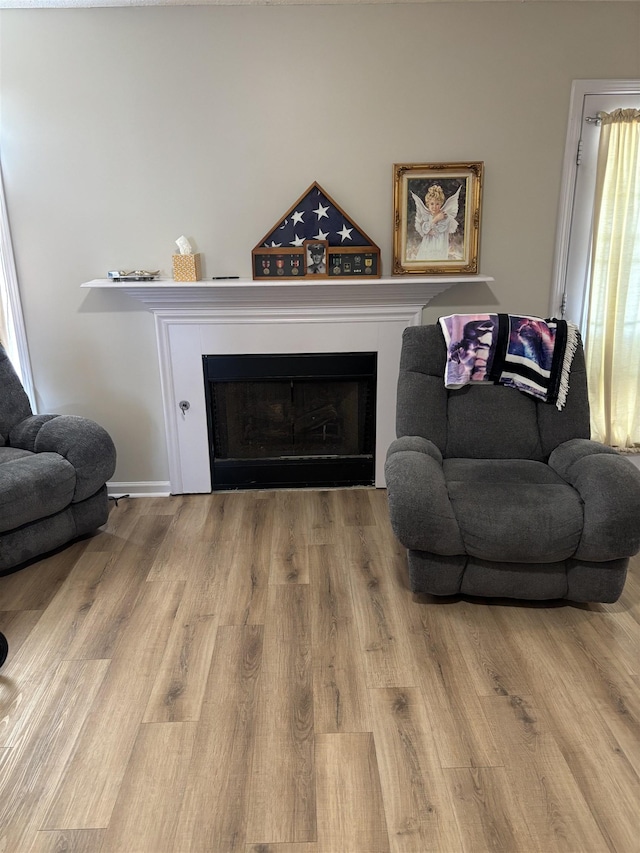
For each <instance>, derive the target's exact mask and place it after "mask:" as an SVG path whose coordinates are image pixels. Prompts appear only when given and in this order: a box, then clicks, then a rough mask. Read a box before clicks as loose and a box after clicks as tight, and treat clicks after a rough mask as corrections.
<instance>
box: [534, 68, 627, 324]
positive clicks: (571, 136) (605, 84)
mask: <svg viewBox="0 0 640 853" xmlns="http://www.w3.org/2000/svg"><path fill="white" fill-rule="evenodd" d="M639 90H640V80H629V79H626V80H574V81H573V83H572V85H571V98H570V100H569V118H568V123H567V138H566V142H565V148H564V161H563V166H562V180H561V183H560V199H559V203H558V224H557V228H556V246H555V252H554V258H553V273H552V276H551V294H550V302H549V316H550V317H560V316H561V306H562V296H563V294H564V291H565V284H566V275H567V261H568V258H569V236H570V232H571V218H572V213H573V195H574V189H575V183H576V175H577V169H578V166H577V163H576V156H577V152H578V143H579V142H580V137H581V135H582V109H583V102H584V99H585V97H586V96H587V95H616V94H619V95H626V94H634V93H635V92H638V91H639Z"/></svg>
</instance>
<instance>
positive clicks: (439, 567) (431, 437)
mask: <svg viewBox="0 0 640 853" xmlns="http://www.w3.org/2000/svg"><path fill="white" fill-rule="evenodd" d="M445 361H446V346H445V342H444V338H443V336H442V333H441V331H440V328H439V327H438V326H418V327H411V328H408V329H406V331H405V333H404V339H403V347H402V358H401V364H400V376H399V383H398V408H397V435H398V438H397V440H396V441H395V442H393V444H392V445H391V447H390V448H389V452H388V456H387V462H386V479H387V490H388V498H389V511H390V517H391V523H392V526H393V529H394V532H395V534H396V536H397V538H398V539H399V540H400V542H401V543H402V544H403V545H404V546H405V547H406V548H407V549H408V564H409V580H410V586H411V589H412V590H413V591H415V592H424V593H431V594H434V595H454V594H458V593H464V594H468V595H478V596H492V597H493V596H496V597H510V598H522V599H557V598H566V599H569V600H572V601H582V602H589V601H590V602H596V601H597V602H612V601H616V600H617V598H618V597H619V596H620V593H621V592H622V588H623V585H624V581H625V577H626V572H627V565H628V562H629V557H631V556H633V555H634V554H635V553H637V551H638V550H639V549H640V470H638V469H637V468H636V467H635V466H634V465H633V464H632V463H631V462H630V461H629V460H628V459H626V458H624V456H622V455H620V454H618V453H616V452H615V451H614V450H612V449H611V448H609V447H606V446H604V445H602V444H599V443H597V442H593V441H590V440H589V404H588V398H587V386H586V374H585V368H584V354H583V351H582V347H581V346H579V347H578V351H577V352H576V354H575V357H574V359H573V365H572V369H571V375H570V390H569V394H568V397H567V401H566V405H565V406H564V408H563V409H562V410H561V411H559V410H558V409H557V408H556V407H555V406H554V405H552V404H551V405H550V404H549V403H544V402H539V401H537V400H535V399H533V398H531V397H528V396H526V395H525V394H522V393H521V392H520V391H517V390H515V389H513V388H507V387H503V386H499V385H492V384H481V385H467V386H465V387H463V388H460V389H458V390H447V389H446V388H445V386H444V371H445Z"/></svg>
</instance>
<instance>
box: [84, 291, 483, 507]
mask: <svg viewBox="0 0 640 853" xmlns="http://www.w3.org/2000/svg"><path fill="white" fill-rule="evenodd" d="M491 281H493V278H490V277H489V276H482V275H473V276H469V275H467V276H459V275H448V276H394V277H393V278H377V279H357V280H353V279H321V280H319V281H315V280H310V279H302V280H301V281H291V280H287V281H253V280H251V279H222V280H212V281H197V282H193V283H191V282H189V283H184V284H183V283H181V282H176V281H173V279H158V280H156V281H150V282H139V281H111V280H110V279H102V278H100V279H94V280H93V281H88V282H86V283H85V284H83V285H82V287H84V288H92V289H101V290H103V291H106V290H111V291H114V292H117V293H125V294H126V295H127V296H130V297H133V298H134V299H136V300H138V301H139V302H140V303H141V304H142V305H144V307H145V308H146V309H147V310H148V311H150V312H152V313H153V315H154V318H155V326H156V339H157V345H158V359H159V364H160V379H161V384H162V398H163V409H164V417H165V429H166V438H167V457H168V462H169V478H170V488H171V493H172V494H183V493H192V492H210V491H211V489H212V487H213V488H215V484H213V483H212V481H211V473H210V466H209V437H208V430H207V411H206V400H205V390H204V381H203V373H202V357H203V355H225V354H230V355H232V354H250V353H253V354H269V353H283V354H284V353H324V352H333V353H339V352H375V353H377V368H378V369H377V385H376V389H377V395H376V450H375V484H376V486H378V487H383V486H384V485H385V479H384V462H385V457H386V452H387V448H388V447H389V444H390V443H391V442H392V441H393V439H394V438H395V408H396V406H395V402H396V385H397V379H398V367H399V363H400V350H401V345H402V332H403V330H404V329H405V328H406V327H407V326H412V325H419V324H420V322H421V319H422V309H423V308H424V307H425V306H426V305H428V303H429V302H430V301H431V300H432V299H433V297H434V296H436V295H437V294H438V293H442V292H443V291H445V290H447V289H448V288H450V287H452V286H453V285H454V284H461V283H465V284H467V283H469V284H482V283H487V282H491ZM185 402H187V403H188V404H189V405H188V407H186V411H185V410H184V404H185Z"/></svg>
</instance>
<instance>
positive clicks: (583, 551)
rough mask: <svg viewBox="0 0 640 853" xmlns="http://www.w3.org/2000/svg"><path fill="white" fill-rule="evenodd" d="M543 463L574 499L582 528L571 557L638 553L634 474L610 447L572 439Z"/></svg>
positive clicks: (639, 499) (638, 487) (639, 475)
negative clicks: (580, 509) (577, 497)
mask: <svg viewBox="0 0 640 853" xmlns="http://www.w3.org/2000/svg"><path fill="white" fill-rule="evenodd" d="M549 465H550V467H551V468H553V470H554V471H555V472H556V473H557V474H559V475H560V476H561V477H562V478H563V479H564V480H566V482H567V483H569V485H571V486H573V488H574V489H575V490H576V491H577V492H578V494H579V495H580V497H581V499H582V502H583V504H584V526H583V532H582V538H581V540H580V544H579V545H578V548H577V550H576V553H575V557H576V558H577V559H584V560H592V561H596V562H600V561H606V560H618V559H622V558H626V557H632V556H633V555H634V554H636V553H637V552H638V550H640V470H639V469H638V468H636V467H635V465H633V464H632V463H631V462H629V460H628V459H625V458H624V456H623V455H622V454H621V453H618V452H617V451H616V450H614V449H613V448H611V447H607V446H606V445H604V444H600V443H599V442H597V441H590V440H589V439H586V438H574V439H571V440H570V441H565V442H564V443H563V444H560V445H559V446H558V447H557V448H556V449H555V450H554V451H553V452H552V453H551V455H550V456H549Z"/></svg>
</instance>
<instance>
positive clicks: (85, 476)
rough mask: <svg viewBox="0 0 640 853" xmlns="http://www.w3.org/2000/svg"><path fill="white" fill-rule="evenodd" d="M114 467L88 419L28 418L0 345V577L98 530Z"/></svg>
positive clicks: (109, 447)
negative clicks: (108, 481)
mask: <svg viewBox="0 0 640 853" xmlns="http://www.w3.org/2000/svg"><path fill="white" fill-rule="evenodd" d="M115 463H116V451H115V447H114V445H113V441H112V440H111V438H110V436H109V434H108V433H107V432H106V430H104V429H103V428H102V427H101V426H99V425H98V424H97V423H95V422H94V421H91V420H88V419H87V418H81V417H77V416H75V415H34V414H33V413H32V410H31V406H30V404H29V398H28V397H27V395H26V393H25V391H24V389H23V387H22V384H21V383H20V380H19V378H18V376H17V375H16V372H15V370H14V369H13V366H12V364H11V362H10V361H9V359H8V357H7V354H6V352H5V350H4V348H3V347H2V346H1V345H0V574H6V573H7V572H8V571H13V570H14V569H16V568H19V567H21V565H22V564H23V563H25V562H27V561H28V560H31V559H32V558H34V557H38V556H40V555H42V554H45V553H46V552H48V551H52V550H54V549H56V548H58V547H60V546H61V545H64V544H66V543H67V542H70V541H71V540H73V539H76V538H77V537H79V536H82V535H85V534H87V533H91V532H93V531H94V530H96V529H97V528H98V527H100V526H101V525H102V524H104V523H105V522H106V521H107V518H108V515H109V502H108V501H109V499H108V496H107V487H106V482H107V480H108V479H109V477H111V476H112V474H113V472H114V470H115Z"/></svg>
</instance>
